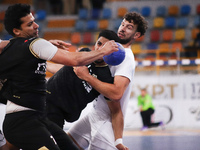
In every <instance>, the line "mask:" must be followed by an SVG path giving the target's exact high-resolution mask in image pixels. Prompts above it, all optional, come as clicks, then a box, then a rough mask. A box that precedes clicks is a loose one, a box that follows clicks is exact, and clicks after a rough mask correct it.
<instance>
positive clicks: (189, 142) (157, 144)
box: [123, 129, 200, 150]
mask: <svg viewBox="0 0 200 150" xmlns="http://www.w3.org/2000/svg"><path fill="white" fill-rule="evenodd" d="M123 141H124V144H125V145H126V146H127V147H129V149H130V150H200V130H195V129H194V130H192V129H171V130H170V129H165V130H154V129H151V130H148V131H139V130H125V132H124V138H123Z"/></svg>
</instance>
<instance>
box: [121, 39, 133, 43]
mask: <svg viewBox="0 0 200 150" xmlns="http://www.w3.org/2000/svg"><path fill="white" fill-rule="evenodd" d="M130 41H131V38H128V39H120V42H119V43H121V44H127V43H129V42H130Z"/></svg>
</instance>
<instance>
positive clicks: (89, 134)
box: [68, 48, 135, 150]
mask: <svg viewBox="0 0 200 150" xmlns="http://www.w3.org/2000/svg"><path fill="white" fill-rule="evenodd" d="M125 51H126V56H125V59H124V61H123V62H122V63H121V64H120V65H117V66H110V71H111V74H112V76H113V77H114V76H118V75H119V76H124V77H126V78H128V79H129V80H130V83H129V85H128V87H127V89H126V90H125V92H124V94H123V96H122V98H121V100H120V104H121V109H122V112H123V115H124V116H125V113H126V108H127V105H128V101H129V99H130V94H131V89H132V83H133V76H134V73H135V60H134V55H133V53H132V51H131V49H130V48H126V49H125ZM68 132H69V133H70V134H71V135H72V137H73V138H74V139H75V140H76V141H77V142H78V144H79V145H80V146H81V147H82V148H87V147H88V146H89V147H88V150H92V149H96V150H99V149H101V150H102V149H106V150H107V149H109V150H116V147H115V145H114V141H115V137H114V132H113V128H112V122H111V115H110V109H109V107H108V105H107V102H106V100H105V98H104V96H103V95H100V96H99V97H98V98H97V99H95V100H94V101H93V109H92V110H91V112H90V113H89V114H87V115H86V116H84V117H83V118H82V119H80V120H78V121H77V122H76V123H75V124H74V125H73V126H72V128H71V129H69V131H68Z"/></svg>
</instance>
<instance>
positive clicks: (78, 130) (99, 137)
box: [68, 112, 117, 150]
mask: <svg viewBox="0 0 200 150" xmlns="http://www.w3.org/2000/svg"><path fill="white" fill-rule="evenodd" d="M68 132H69V133H70V134H71V136H72V137H73V138H74V139H75V140H76V142H77V143H78V144H79V145H80V146H81V147H82V148H84V149H85V148H87V147H88V150H117V148H116V147H115V146H114V140H115V138H114V133H113V128H112V123H111V121H110V119H109V118H107V119H105V118H104V119H103V118H102V116H99V115H96V113H94V112H93V113H89V114H88V115H86V116H85V117H83V118H82V119H80V120H78V121H77V122H76V123H75V124H74V125H73V126H72V127H71V128H70V129H69V131H68Z"/></svg>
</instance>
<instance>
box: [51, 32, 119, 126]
mask: <svg viewBox="0 0 200 150" xmlns="http://www.w3.org/2000/svg"><path fill="white" fill-rule="evenodd" d="M100 37H104V38H106V39H107V40H115V41H116V42H119V38H118V36H117V34H116V33H115V32H113V31H110V30H103V31H101V32H100V34H99V36H98V39H99V38H100ZM97 45H99V46H103V45H102V43H101V41H98V40H97ZM80 51H90V50H89V49H88V48H83V49H81V50H80ZM87 67H88V70H89V72H90V74H91V75H93V76H95V77H96V78H98V79H99V80H101V81H103V82H107V83H113V77H112V76H111V73H110V69H109V67H108V65H107V64H106V63H105V62H104V61H103V60H102V59H101V60H97V61H95V62H94V63H91V64H89V65H87ZM47 69H48V66H47ZM47 90H48V94H47V116H48V118H49V119H50V120H51V121H53V122H54V123H56V124H57V125H59V126H60V127H62V128H63V127H64V121H67V122H73V121H76V120H77V119H78V118H79V116H80V114H81V111H82V110H83V109H84V108H85V107H86V105H87V104H88V103H90V102H92V101H93V100H94V99H95V98H96V97H98V96H99V95H100V93H99V92H97V91H96V90H95V89H94V88H93V87H92V86H90V85H89V84H88V83H87V82H86V81H84V80H81V79H80V78H78V77H77V75H76V74H75V73H74V71H73V67H70V66H64V67H62V68H61V69H60V70H59V71H58V72H56V73H55V74H54V75H53V76H52V77H51V78H50V79H49V80H48V82H47Z"/></svg>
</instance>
